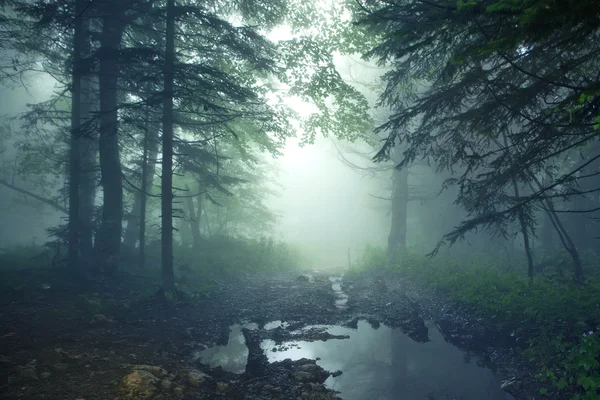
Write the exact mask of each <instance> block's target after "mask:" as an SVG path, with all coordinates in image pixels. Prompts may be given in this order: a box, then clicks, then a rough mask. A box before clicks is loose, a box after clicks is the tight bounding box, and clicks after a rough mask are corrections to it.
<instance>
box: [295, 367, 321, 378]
mask: <svg viewBox="0 0 600 400" xmlns="http://www.w3.org/2000/svg"><path fill="white" fill-rule="evenodd" d="M296 371H301V372H308V373H309V374H311V375H317V374H319V372H320V371H321V367H319V366H318V365H317V364H303V365H300V366H299V367H298V368H296Z"/></svg>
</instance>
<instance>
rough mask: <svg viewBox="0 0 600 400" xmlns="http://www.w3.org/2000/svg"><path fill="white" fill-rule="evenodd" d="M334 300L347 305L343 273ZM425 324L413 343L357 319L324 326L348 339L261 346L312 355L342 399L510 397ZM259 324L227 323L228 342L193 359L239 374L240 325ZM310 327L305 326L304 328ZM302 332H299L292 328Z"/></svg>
mask: <svg viewBox="0 0 600 400" xmlns="http://www.w3.org/2000/svg"><path fill="white" fill-rule="evenodd" d="M329 281H330V282H331V284H332V290H333V291H334V294H335V305H336V307H337V308H338V309H340V310H345V309H346V303H347V301H348V296H347V295H346V294H345V293H344V292H343V291H342V286H341V277H330V278H329ZM426 325H427V328H428V329H429V339H430V341H429V342H427V343H417V342H415V341H413V340H412V339H410V338H409V337H408V336H407V335H405V334H404V333H402V332H401V331H400V330H397V329H392V328H389V327H387V326H385V325H380V326H379V327H378V328H376V329H375V328H373V327H372V326H371V325H370V324H368V323H367V322H365V321H359V323H358V328H357V329H351V328H347V327H342V326H328V327H326V328H327V332H329V333H330V334H332V335H340V336H342V335H347V336H349V338H348V339H343V340H328V341H292V342H285V343H283V344H281V345H276V343H275V342H274V341H273V340H264V341H263V342H262V343H261V348H262V350H263V352H264V354H265V355H266V356H267V358H268V360H269V362H276V361H282V360H285V359H286V358H290V359H292V360H299V359H301V358H310V359H316V360H317V364H319V365H320V366H322V367H323V368H324V369H325V370H329V371H331V372H334V371H342V374H341V375H339V376H336V377H333V376H331V377H329V378H328V380H327V381H326V382H325V383H326V386H327V387H328V388H330V389H334V390H337V391H339V392H340V397H341V398H342V399H345V400H369V399H373V400H514V398H513V397H512V396H511V395H509V394H508V393H506V392H504V391H503V390H502V389H501V388H500V385H501V382H500V380H499V378H497V377H496V376H494V374H493V372H492V370H490V369H488V368H486V367H484V366H482V365H481V364H482V363H481V362H480V360H479V359H478V358H477V357H475V356H472V355H469V354H467V353H465V352H463V351H461V350H460V349H458V348H456V347H454V346H453V345H451V344H449V343H447V342H446V341H445V340H444V338H443V337H442V335H441V334H440V332H439V331H438V329H437V328H436V327H435V325H433V324H431V323H426ZM244 327H245V328H248V329H258V326H257V325H256V324H252V323H247V324H244V325H234V326H232V327H231V328H230V335H229V343H228V345H227V346H215V347H213V348H209V349H206V350H203V351H201V352H196V353H195V354H194V358H195V359H199V360H200V361H201V362H202V363H204V364H208V365H210V366H211V367H216V366H221V367H223V368H224V369H225V370H227V371H230V372H234V373H242V372H244V369H245V366H246V362H247V360H248V348H247V347H246V345H245V342H244V336H243V334H242V328H244ZM275 328H283V329H287V328H288V324H287V323H286V322H284V321H273V322H269V323H267V324H266V325H265V326H264V327H263V329H264V331H265V332H266V331H269V330H272V329H275ZM308 328H311V327H306V328H304V329H308ZM293 333H294V334H296V333H298V334H299V336H302V335H301V331H294V332H293Z"/></svg>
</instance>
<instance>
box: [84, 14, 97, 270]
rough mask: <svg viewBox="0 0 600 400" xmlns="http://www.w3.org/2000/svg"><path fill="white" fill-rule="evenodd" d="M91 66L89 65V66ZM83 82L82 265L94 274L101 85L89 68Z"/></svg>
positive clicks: (88, 49)
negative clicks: (98, 114) (96, 122)
mask: <svg viewBox="0 0 600 400" xmlns="http://www.w3.org/2000/svg"><path fill="white" fill-rule="evenodd" d="M82 18H83V29H84V38H85V45H84V52H85V55H86V57H89V56H90V55H91V42H90V40H89V39H88V37H89V34H90V20H89V17H88V15H87V13H84V14H83V16H82ZM88 65H89V63H88ZM85 72H86V73H85V76H84V77H83V79H82V81H81V116H82V117H83V118H85V121H83V123H82V126H83V127H84V129H83V130H82V132H81V137H80V139H79V142H80V143H79V144H80V147H79V151H80V171H81V182H80V186H79V202H80V203H79V226H80V235H79V240H80V242H79V246H80V251H81V264H82V266H83V268H85V270H86V272H90V271H91V268H92V265H93V259H94V254H93V250H94V207H95V200H96V180H97V169H98V161H97V155H98V136H97V126H96V124H95V123H94V122H95V119H94V113H95V112H96V111H97V110H98V107H97V104H98V96H97V95H96V94H95V93H97V92H98V89H99V88H98V81H97V79H94V78H92V75H91V71H90V70H89V67H87V70H86V71H85Z"/></svg>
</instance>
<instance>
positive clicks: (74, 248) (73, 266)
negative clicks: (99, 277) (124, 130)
mask: <svg viewBox="0 0 600 400" xmlns="http://www.w3.org/2000/svg"><path fill="white" fill-rule="evenodd" d="M85 7H86V5H85V1H84V0H77V1H76V2H75V15H81V14H82V13H83V11H85ZM73 25H74V34H73V73H72V87H71V137H70V149H69V222H68V231H69V233H68V238H69V239H68V240H69V245H68V246H69V247H68V253H67V254H68V266H69V269H70V270H71V271H73V272H75V271H78V270H79V233H80V226H79V184H80V178H81V177H80V154H79V150H80V149H79V138H80V136H81V81H82V72H83V71H82V62H81V60H82V55H83V45H84V41H85V38H84V29H83V27H84V26H83V20H82V18H75V21H74V24H73Z"/></svg>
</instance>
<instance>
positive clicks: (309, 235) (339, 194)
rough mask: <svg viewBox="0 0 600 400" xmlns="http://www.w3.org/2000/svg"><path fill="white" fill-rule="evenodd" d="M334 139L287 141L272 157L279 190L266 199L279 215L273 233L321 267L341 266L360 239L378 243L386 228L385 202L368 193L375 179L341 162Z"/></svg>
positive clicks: (374, 190) (358, 246)
mask: <svg viewBox="0 0 600 400" xmlns="http://www.w3.org/2000/svg"><path fill="white" fill-rule="evenodd" d="M334 140H335V139H332V138H323V137H320V138H317V140H316V142H315V144H313V145H305V146H302V147H300V146H299V144H298V140H294V141H290V143H288V144H287V145H286V147H285V150H284V151H283V156H282V157H281V159H280V160H279V162H278V165H279V168H280V176H279V177H278V179H277V181H278V183H279V184H280V185H281V186H282V191H281V194H280V196H277V197H272V198H271V199H270V201H269V204H270V205H271V206H272V207H273V209H274V210H275V212H276V213H277V214H278V215H279V217H280V219H279V221H278V223H277V228H276V235H277V236H278V237H281V238H283V239H284V240H286V241H289V242H291V243H294V244H297V245H298V246H300V248H302V250H303V251H305V252H306V253H308V254H311V257H314V262H315V265H314V267H318V268H321V269H323V268H324V269H329V268H331V267H340V266H342V267H345V266H347V265H348V262H349V257H350V260H352V259H355V258H356V257H357V256H358V252H360V251H362V247H363V246H364V245H365V244H372V245H380V246H383V245H384V244H385V242H386V240H387V234H388V231H389V210H388V207H386V206H385V204H384V206H383V207H382V204H381V203H382V201H381V200H378V199H376V198H374V197H373V196H374V195H376V194H377V193H378V192H379V191H380V185H381V179H380V178H377V177H368V176H363V175H361V174H359V173H357V172H356V171H355V170H353V169H352V168H350V167H348V166H347V165H345V164H344V163H343V162H342V161H341V160H340V159H339V150H338V147H336V146H335V144H334ZM355 162H357V163H361V162H362V164H364V165H367V164H368V160H364V159H362V158H356V160H355Z"/></svg>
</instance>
